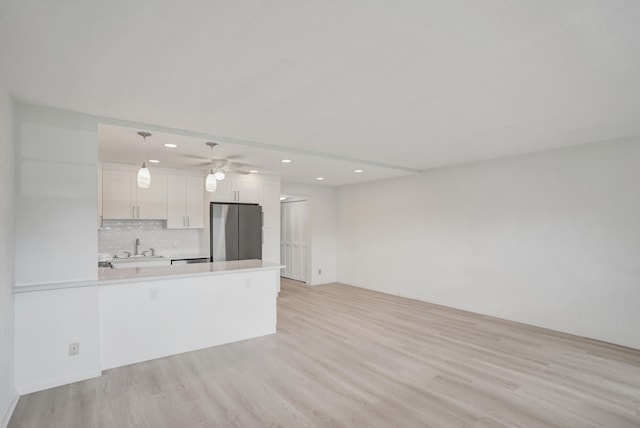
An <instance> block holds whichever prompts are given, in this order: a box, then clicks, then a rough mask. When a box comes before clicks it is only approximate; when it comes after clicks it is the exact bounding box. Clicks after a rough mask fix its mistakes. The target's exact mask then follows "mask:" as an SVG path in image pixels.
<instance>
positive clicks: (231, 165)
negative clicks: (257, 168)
mask: <svg viewBox="0 0 640 428" xmlns="http://www.w3.org/2000/svg"><path fill="white" fill-rule="evenodd" d="M205 144H206V145H207V146H209V148H210V153H211V154H210V157H209V160H208V162H206V163H205V162H203V163H202V164H201V165H202V166H205V165H206V166H208V167H209V169H210V171H212V174H214V175H215V177H216V180H224V178H225V174H226V173H230V172H231V173H234V174H243V175H248V174H250V172H249V171H245V170H244V169H243V168H244V167H245V166H246V165H244V164H241V163H237V162H230V161H229V159H224V158H217V159H214V157H213V148H214V147H215V146H217V145H218V143H214V142H211V141H209V142H207V143H205Z"/></svg>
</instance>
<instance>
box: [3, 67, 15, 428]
mask: <svg viewBox="0 0 640 428" xmlns="http://www.w3.org/2000/svg"><path fill="white" fill-rule="evenodd" d="M14 147H15V143H14V139H13V101H12V99H11V96H10V95H9V92H8V89H7V87H6V86H5V82H4V79H3V78H2V76H0V427H4V426H6V424H8V422H9V418H10V417H11V413H12V412H13V408H14V406H15V404H16V402H17V398H18V396H17V394H16V390H15V380H14V366H15V361H14V332H13V330H14V321H13V285H14V280H15V277H14V254H15V250H14V245H15V241H14V232H13V231H14V219H15V217H14V210H13V207H14V204H13V202H14V186H15V170H14V167H13V165H14V162H13V159H14Z"/></svg>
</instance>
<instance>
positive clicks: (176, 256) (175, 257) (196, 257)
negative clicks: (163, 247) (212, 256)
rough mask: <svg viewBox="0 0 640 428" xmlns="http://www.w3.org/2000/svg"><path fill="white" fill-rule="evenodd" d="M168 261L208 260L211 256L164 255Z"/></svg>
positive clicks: (190, 254) (192, 254) (191, 254)
mask: <svg viewBox="0 0 640 428" xmlns="http://www.w3.org/2000/svg"><path fill="white" fill-rule="evenodd" d="M163 256H164V257H165V258H166V259H171V260H184V259H208V258H209V254H200V253H182V254H181V253H176V254H171V255H164V254H163Z"/></svg>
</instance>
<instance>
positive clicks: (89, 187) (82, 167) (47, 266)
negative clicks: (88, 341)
mask: <svg viewBox="0 0 640 428" xmlns="http://www.w3.org/2000/svg"><path fill="white" fill-rule="evenodd" d="M15 131H16V140H17V146H16V150H17V153H16V159H17V165H16V169H17V170H16V173H17V185H16V263H15V265H16V271H15V275H16V285H17V286H21V285H31V284H44V283H54V282H73V281H83V280H91V279H95V278H96V277H97V267H96V254H97V251H98V250H97V249H98V238H97V220H96V212H97V203H98V202H97V201H98V196H97V188H98V184H97V173H96V171H97V162H98V131H97V120H96V119H95V118H94V117H91V116H88V115H83V114H79V113H73V112H67V111H62V110H57V109H51V108H46V107H39V106H31V105H25V104H17V106H16V129H15Z"/></svg>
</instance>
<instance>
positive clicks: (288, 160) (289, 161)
mask: <svg viewBox="0 0 640 428" xmlns="http://www.w3.org/2000/svg"><path fill="white" fill-rule="evenodd" d="M281 162H282V163H291V159H282V161H281Z"/></svg>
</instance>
